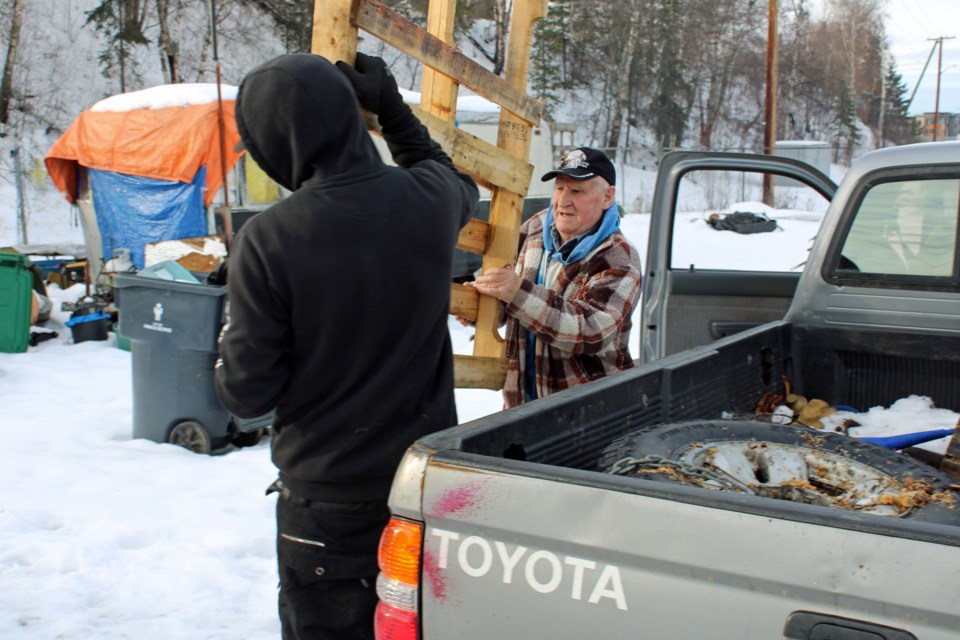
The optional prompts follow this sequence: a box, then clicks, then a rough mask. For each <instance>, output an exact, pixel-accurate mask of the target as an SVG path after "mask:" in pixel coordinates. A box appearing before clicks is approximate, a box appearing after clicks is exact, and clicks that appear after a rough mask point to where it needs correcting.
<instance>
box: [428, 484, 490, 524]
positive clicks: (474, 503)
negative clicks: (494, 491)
mask: <svg viewBox="0 0 960 640" xmlns="http://www.w3.org/2000/svg"><path fill="white" fill-rule="evenodd" d="M483 485H484V483H483V482H471V483H468V484H465V485H463V486H460V487H457V488H456V489H448V490H447V491H444V492H443V493H442V494H441V495H440V497H439V498H438V499H437V501H436V503H435V504H434V508H433V512H434V513H433V514H434V515H435V516H437V517H438V518H445V517H447V516H449V515H453V514H460V515H475V514H476V511H477V509H478V508H479V507H481V506H483V499H484V496H483V493H482V492H483V488H484V487H483Z"/></svg>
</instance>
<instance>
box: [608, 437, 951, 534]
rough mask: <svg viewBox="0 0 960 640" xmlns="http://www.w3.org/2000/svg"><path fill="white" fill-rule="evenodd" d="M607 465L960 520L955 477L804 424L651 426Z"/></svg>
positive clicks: (655, 476) (784, 496)
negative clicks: (952, 478)
mask: <svg viewBox="0 0 960 640" xmlns="http://www.w3.org/2000/svg"><path fill="white" fill-rule="evenodd" d="M600 467H601V469H602V470H603V471H606V472H608V473H614V474H617V475H625V476H635V477H638V478H645V479H650V480H655V481H666V482H680V483H683V484H690V485H697V486H701V487H704V488H706V489H713V490H720V491H736V492H740V493H747V494H753V495H758V496H763V497H768V498H775V499H779V500H788V501H792V502H802V503H807V504H817V505H822V506H828V507H834V508H840V509H847V510H852V511H863V512H868V513H874V514H877V515H884V516H896V517H903V518H912V519H917V520H924V521H929V522H941V523H951V524H958V525H960V509H958V508H957V507H958V506H960V501H958V497H960V494H958V493H957V492H956V491H953V490H951V489H950V485H951V479H950V478H949V477H947V476H946V475H944V474H942V473H940V472H939V471H937V470H936V469H934V468H933V467H931V466H929V465H926V464H923V463H921V462H918V461H916V460H914V459H913V458H911V457H909V456H907V455H904V454H900V453H898V452H896V451H892V450H890V449H885V448H883V447H879V446H877V445H874V444H871V443H868V442H861V441H858V440H856V439H855V438H851V437H848V436H844V435H840V434H837V433H828V432H823V431H819V430H816V429H811V428H808V427H802V426H793V425H782V424H773V423H769V422H753V421H746V420H700V421H691V422H679V423H673V424H662V425H654V426H649V427H643V428H641V429H638V430H636V431H633V432H630V433H628V434H626V435H624V436H621V437H620V438H618V439H617V440H615V441H614V442H612V443H611V444H610V445H609V446H608V447H607V448H606V449H605V450H604V454H603V458H602V460H601V463H600Z"/></svg>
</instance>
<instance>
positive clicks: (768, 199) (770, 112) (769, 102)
mask: <svg viewBox="0 0 960 640" xmlns="http://www.w3.org/2000/svg"><path fill="white" fill-rule="evenodd" d="M777 13H778V8H777V0H768V6H767V87H766V94H765V96H764V106H763V117H764V125H763V152H764V153H765V154H767V155H773V154H774V152H775V151H776V148H777V142H776V140H777V137H776V136H777V49H778V47H777ZM763 203H764V204H765V205H767V206H768V207H772V206H773V175H771V174H769V173H766V174H764V176H763Z"/></svg>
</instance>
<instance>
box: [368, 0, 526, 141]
mask: <svg viewBox="0 0 960 640" xmlns="http://www.w3.org/2000/svg"><path fill="white" fill-rule="evenodd" d="M518 4H524V3H518ZM534 4H539V2H534ZM354 5H355V8H354V14H353V21H354V24H356V25H357V27H359V28H361V29H363V30H364V31H366V32H367V33H369V34H370V35H373V36H376V37H377V38H379V39H380V40H383V41H384V42H386V43H387V44H390V45H391V46H393V47H396V48H397V49H399V50H400V51H402V52H403V53H405V54H407V55H409V56H410V57H412V58H415V59H417V60H419V61H420V62H422V63H423V64H424V65H426V66H428V67H432V68H434V69H436V70H437V71H439V72H440V73H443V74H445V75H447V76H449V77H451V78H453V79H454V80H456V81H458V82H460V83H461V84H464V85H466V86H468V87H470V88H471V89H472V90H473V91H475V92H476V93H477V94H478V95H481V96H483V97H484V98H487V99H488V100H490V101H491V102H495V103H497V104H499V105H500V106H501V107H503V108H504V109H507V110H509V111H510V112H511V113H514V114H515V115H516V116H517V117H518V118H520V119H521V120H524V121H526V122H527V123H529V124H531V125H539V124H540V119H541V118H542V117H543V106H544V105H543V103H542V102H540V101H538V100H534V99H533V98H531V97H530V96H528V95H527V94H526V92H525V91H524V90H522V89H518V88H517V87H516V86H515V85H512V84H510V83H509V82H507V81H506V80H504V79H503V78H500V77H499V76H495V75H493V74H492V73H490V71H489V70H487V69H485V68H483V66H481V65H480V64H478V63H476V62H474V61H473V60H471V59H470V58H468V57H467V56H465V55H463V54H462V53H460V52H459V51H457V50H456V49H455V48H453V47H452V46H450V45H449V44H447V43H446V42H444V41H443V40H441V39H439V38H437V37H435V36H432V35H430V34H428V33H427V32H426V31H424V30H423V29H420V28H419V27H417V26H416V25H415V24H413V23H412V22H410V21H409V20H407V19H406V18H404V17H403V16H401V15H400V14H399V13H397V12H396V11H394V10H393V9H391V8H390V7H388V6H386V5H385V4H383V3H382V2H378V1H377V0H355V2H354ZM511 40H512V38H511ZM529 50H530V48H529V47H527V50H526V51H527V52H529ZM526 57H527V58H529V53H527V56H526ZM525 88H526V85H525V84H524V86H523V89H525Z"/></svg>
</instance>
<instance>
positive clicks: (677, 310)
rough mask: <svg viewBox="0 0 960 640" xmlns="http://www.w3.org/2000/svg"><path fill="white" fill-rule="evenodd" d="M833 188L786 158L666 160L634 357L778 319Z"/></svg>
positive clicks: (691, 154) (648, 357)
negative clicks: (638, 348)
mask: <svg viewBox="0 0 960 640" xmlns="http://www.w3.org/2000/svg"><path fill="white" fill-rule="evenodd" d="M836 188H837V187H836V184H834V182H833V181H832V180H830V178H828V177H827V176H825V175H824V174H823V173H822V172H820V171H818V170H817V169H815V168H814V167H812V166H810V165H808V164H806V163H803V162H800V161H797V160H793V159H789V158H779V157H774V156H763V155H752V154H735V153H709V152H697V151H675V152H671V153H668V154H666V155H665V156H664V157H663V159H662V160H661V163H660V169H659V173H658V175H657V186H656V191H655V193H654V199H653V211H652V215H651V220H650V235H649V244H648V248H647V257H646V265H644V267H645V272H644V282H643V298H642V321H641V322H640V323H639V324H640V331H639V334H640V357H641V360H642V361H643V362H650V361H652V360H656V359H657V358H662V357H663V356H666V355H670V354H672V353H676V352H678V351H682V350H684V349H689V348H691V347H695V346H699V345H703V344H707V343H709V342H712V341H714V340H716V339H718V338H723V337H725V336H728V335H730V334H733V333H736V332H738V331H742V330H744V329H748V328H750V327H753V326H757V325H759V324H763V323H765V322H770V321H772V320H778V319H780V318H782V317H783V316H784V314H785V313H786V310H787V307H788V306H789V304H790V300H791V299H792V297H793V292H794V290H795V289H796V286H797V282H798V280H799V279H800V273H801V271H802V270H803V266H804V264H805V263H806V258H807V255H808V252H809V250H810V247H811V245H812V243H813V239H814V237H815V236H816V231H817V229H818V228H819V222H820V221H821V220H822V218H823V215H824V214H825V213H826V211H827V208H828V206H829V204H830V200H831V199H832V198H833V194H834V192H835V191H836ZM765 194H766V196H765ZM764 200H766V201H767V203H769V204H765V203H764Z"/></svg>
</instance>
